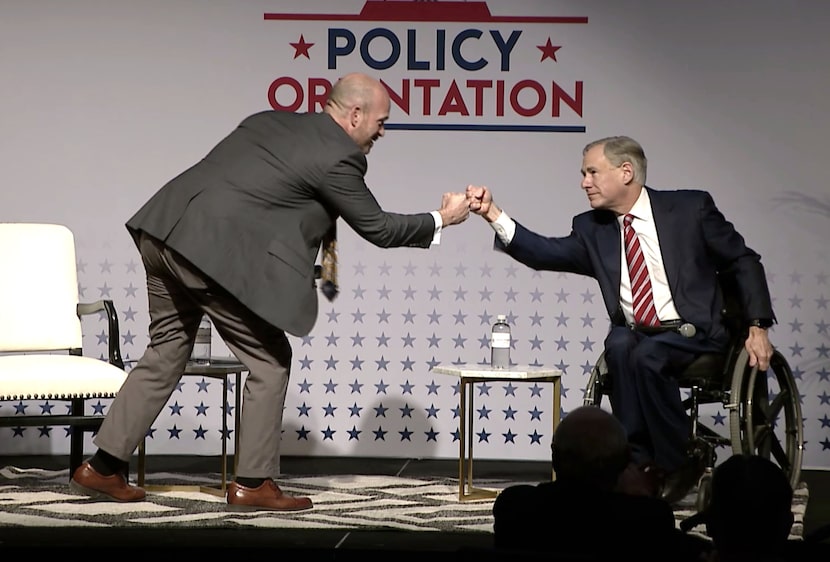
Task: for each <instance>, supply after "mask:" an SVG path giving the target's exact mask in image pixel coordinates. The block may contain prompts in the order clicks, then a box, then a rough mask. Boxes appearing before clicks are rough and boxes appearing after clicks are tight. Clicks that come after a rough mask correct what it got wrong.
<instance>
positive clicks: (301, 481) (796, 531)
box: [0, 466, 808, 539]
mask: <svg viewBox="0 0 830 562" xmlns="http://www.w3.org/2000/svg"><path fill="white" fill-rule="evenodd" d="M68 478H69V476H68V470H67V469H64V470H58V471H50V470H43V469H22V468H16V467H13V466H7V467H4V468H2V469H0V526H2V527H14V526H27V527H86V528H91V527H134V528H140V527H161V526H163V527H179V528H196V527H201V528H209V527H214V528H216V527H234V526H237V527H238V526H242V527H248V528H285V529H291V528H294V529H352V530H395V531H440V532H456V533H458V532H461V533H492V532H493V516H492V508H493V500H476V501H467V502H459V501H458V483H457V481H456V480H454V479H450V478H431V479H414V478H402V477H395V476H365V475H331V476H320V475H314V476H289V477H285V478H281V479H280V480H279V482H278V483H279V485H280V488H281V489H282V490H283V491H285V492H287V493H289V494H293V495H302V496H309V497H311V499H312V501H313V502H314V509H313V510H310V511H305V512H298V513H279V512H266V511H260V512H234V511H228V510H227V504H226V503H225V498H224V497H223V496H220V495H216V494H213V493H207V492H204V491H199V487H200V486H215V485H216V483H217V482H218V481H219V475H214V474H196V475H189V474H174V473H165V472H160V473H153V474H152V476H150V475H148V480H147V482H146V484H147V485H148V487H152V486H154V485H155V486H159V485H178V486H188V487H192V490H186V491H149V492H148V494H147V498H146V500H145V501H142V502H135V503H113V502H101V501H96V500H93V499H90V498H87V497H85V496H80V495H77V494H75V493H73V492H72V491H71V490H70V489H69V485H68ZM511 484H516V482H505V481H486V480H482V481H477V482H476V485H477V486H479V487H483V488H494V489H502V488H504V487H505V486H508V485H511ZM807 499H808V492H807V486H806V484H801V485H800V486H798V488H797V489H796V492H795V495H794V498H793V514H794V516H795V524H794V525H793V528H792V532H791V538H793V539H800V538H802V537H803V530H804V525H803V523H804V513H805V511H806V508H807ZM694 505H695V493H694V492H693V493H690V494H689V495H688V496H687V497H686V498H685V499H684V500H683V501H682V502H680V504H678V505H677V506H676V508H675V520H676V522H677V524H678V526H679V525H680V523H681V521H683V520H685V519H686V518H688V517H689V516H691V515H693V514H694V513H695V509H694ZM689 532H690V533H693V534H696V535H699V536H702V537H705V536H706V535H705V528H704V527H703V526H702V525H699V526H697V527H694V528H692V529H691V530H690V531H689Z"/></svg>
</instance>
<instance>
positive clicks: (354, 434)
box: [348, 425, 363, 441]
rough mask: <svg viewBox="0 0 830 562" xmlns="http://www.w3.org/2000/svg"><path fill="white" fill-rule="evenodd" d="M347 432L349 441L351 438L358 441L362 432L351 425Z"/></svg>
mask: <svg viewBox="0 0 830 562" xmlns="http://www.w3.org/2000/svg"><path fill="white" fill-rule="evenodd" d="M348 433H349V441H351V440H352V439H354V440H355V441H360V437H359V436H360V434H361V433H363V432H362V431H360V430H359V429H357V427H356V426H354V425H353V426H352V428H351V429H350V430H349V431H348Z"/></svg>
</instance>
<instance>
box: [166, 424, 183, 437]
mask: <svg viewBox="0 0 830 562" xmlns="http://www.w3.org/2000/svg"><path fill="white" fill-rule="evenodd" d="M167 432H168V433H169V434H170V436H169V437H168V439H179V434H180V433H181V432H182V430H181V429H179V428H178V427H176V426H175V425H173V427H172V429H168V430H167Z"/></svg>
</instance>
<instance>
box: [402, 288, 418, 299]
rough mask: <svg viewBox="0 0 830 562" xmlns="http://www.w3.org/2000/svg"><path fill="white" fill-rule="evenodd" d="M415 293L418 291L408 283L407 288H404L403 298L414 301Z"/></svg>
mask: <svg viewBox="0 0 830 562" xmlns="http://www.w3.org/2000/svg"><path fill="white" fill-rule="evenodd" d="M415 293H417V291H416V290H415V289H413V288H412V286H411V285H407V287H406V289H404V290H403V300H405V301H414V300H415Z"/></svg>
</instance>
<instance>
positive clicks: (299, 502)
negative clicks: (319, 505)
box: [228, 478, 313, 511]
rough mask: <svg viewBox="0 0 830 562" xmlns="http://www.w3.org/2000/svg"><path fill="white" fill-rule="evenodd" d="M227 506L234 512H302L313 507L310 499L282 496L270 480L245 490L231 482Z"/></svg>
mask: <svg viewBox="0 0 830 562" xmlns="http://www.w3.org/2000/svg"><path fill="white" fill-rule="evenodd" d="M228 506H229V507H230V509H231V510H234V511H256V510H267V511H302V510H304V509H311V508H312V507H313V506H312V504H311V499H310V498H299V497H294V496H289V495H288V494H283V493H282V490H280V488H279V486H277V485H276V484H275V483H274V481H273V480H271V479H270V478H268V479H266V480H265V482H263V483H262V484H261V485H260V486H259V487H257V488H246V487H245V486H241V485H239V484H237V483H236V482H231V484H230V486H228Z"/></svg>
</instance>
